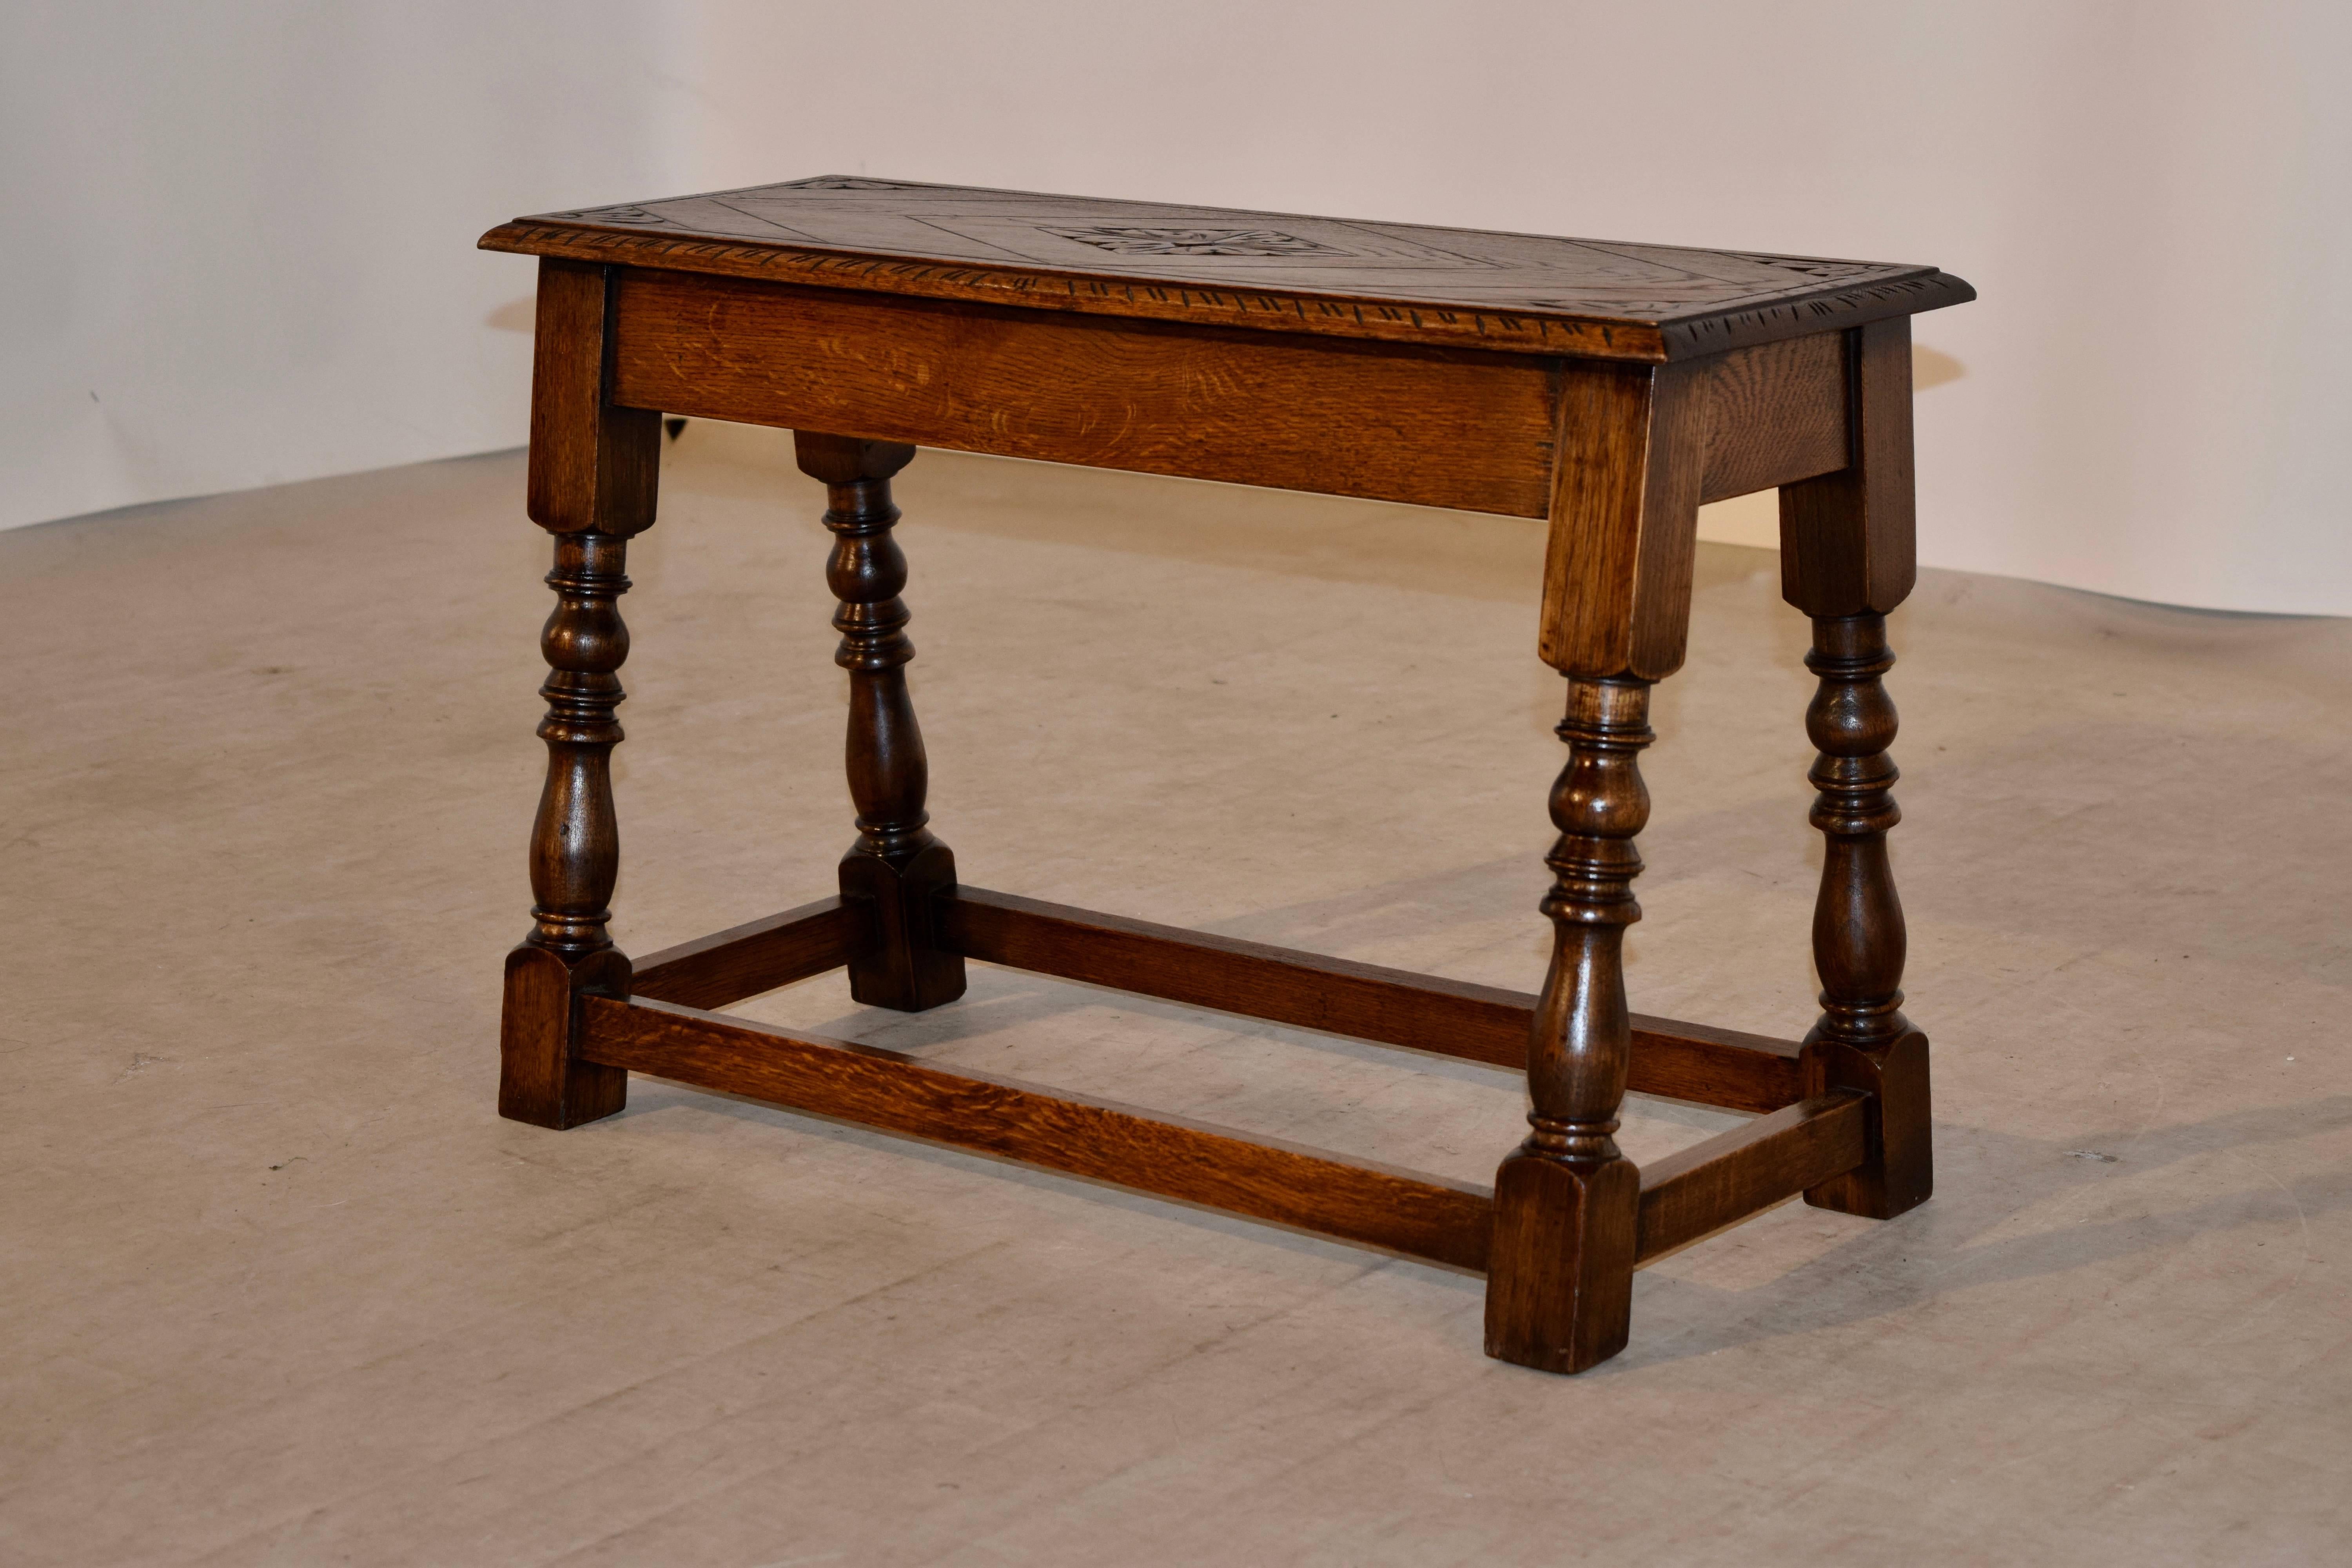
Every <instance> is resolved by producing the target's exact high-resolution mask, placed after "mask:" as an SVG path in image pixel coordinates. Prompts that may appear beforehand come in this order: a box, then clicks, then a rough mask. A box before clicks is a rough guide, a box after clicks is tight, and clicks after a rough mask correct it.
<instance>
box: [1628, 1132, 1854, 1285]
mask: <svg viewBox="0 0 2352 1568" xmlns="http://www.w3.org/2000/svg"><path fill="white" fill-rule="evenodd" d="M1869 1110H1870V1104H1869V1097H1868V1096H1867V1095H1864V1094H1859V1093H1855V1092H1853V1091H1852V1090H1849V1089H1832V1090H1830V1091H1829V1092H1827V1093H1825V1094H1823V1095H1822V1096H1821V1097H1820V1098H1818V1099H1813V1100H1801V1101H1799V1102H1798V1103H1797V1104H1795V1105H1791V1106H1787V1107H1784V1108H1783V1109H1781V1110H1776V1111H1774V1112H1773V1113H1772V1114H1770V1115H1769V1116H1759V1117H1758V1118H1757V1119H1756V1120H1755V1121H1750V1122H1748V1124H1747V1125H1746V1126H1744V1127H1735V1128H1733V1129H1732V1130H1731V1131H1728V1132H1722V1133H1717V1135H1716V1136H1715V1137H1713V1138H1709V1139H1707V1140H1706V1142H1700V1143H1694V1144H1692V1145H1691V1146H1690V1147H1689V1148H1687V1149H1685V1150H1682V1151H1680V1152H1676V1153H1673V1154H1669V1155H1667V1156H1666V1157H1665V1158H1664V1159H1663V1160H1655V1161H1653V1162H1651V1163H1649V1164H1646V1165H1644V1166H1643V1167H1642V1196H1641V1214H1640V1222H1639V1240H1638V1241H1637V1243H1636V1244H1635V1247H1634V1249H1633V1257H1634V1261H1635V1262H1637V1263H1646V1262H1648V1261H1650V1260H1651V1259H1652V1258H1660V1257H1663V1256H1664V1255H1665V1254H1666V1253H1669V1252H1672V1251H1674V1250H1675V1248H1677V1247H1686V1246H1688V1245H1689V1244H1690V1243H1692V1242H1694V1241H1696V1240H1697V1239H1699V1237H1703V1236H1706V1235H1708V1234H1709V1233H1711V1232H1714V1231H1717V1230H1721V1229H1722V1228H1723V1227H1724V1226H1727V1225H1737V1224H1738V1222H1739V1221H1741V1220H1743V1219H1746V1218H1748V1216H1749V1215H1753V1214H1757V1213H1759V1212H1760V1211H1761V1210H1764V1209H1768V1208H1770V1207H1771V1206H1772V1205H1775V1204H1777V1203H1779V1202H1780V1201H1781V1200H1782V1199H1783V1198H1790V1197H1794V1196H1795V1195H1796V1194H1799V1193H1801V1192H1803V1191H1805V1190H1806V1189H1807V1188H1809V1187H1813V1186H1816V1185H1819V1184H1822V1183H1823V1182H1827V1181H1831V1180H1833V1179H1834V1178H1836V1177H1837V1176H1839V1175H1841V1174H1843V1173H1845V1172H1847V1171H1850V1170H1852V1169H1853V1167H1854V1166H1856V1165H1859V1164H1861V1163H1862V1162H1863V1160H1864V1155H1865V1152H1866V1147H1867V1133H1866V1128H1867V1123H1868V1121H1869Z"/></svg>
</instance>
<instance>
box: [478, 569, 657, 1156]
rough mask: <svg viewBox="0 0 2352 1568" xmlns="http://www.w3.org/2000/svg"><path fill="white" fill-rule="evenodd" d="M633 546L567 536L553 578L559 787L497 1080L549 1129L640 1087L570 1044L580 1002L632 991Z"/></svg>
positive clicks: (504, 1107) (504, 1026) (505, 1094)
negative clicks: (624, 919) (624, 743)
mask: <svg viewBox="0 0 2352 1568" xmlns="http://www.w3.org/2000/svg"><path fill="white" fill-rule="evenodd" d="M627 549H628V541H627V540H626V539H625V538H624V537H622V536H619V535H615V534H606V533H567V534H560V535H558V536H557V538H556V542H555V570H554V571H552V572H551V573H549V574H548V577H547V584H548V586H549V587H551V588H553V589H554V590H555V595H556V599H555V611H554V613H553V614H552V615H551V616H549V617H548V619H547V626H546V629H545V630H544V631H543V632H542V633H541V636H540V647H541V650H542V651H543V652H544V653H545V654H546V656H547V662H548V666H549V671H548V677H547V683H546V684H545V685H544V686H542V687H541V688H540V695H541V697H544V698H545V699H547V717H546V718H545V719H544V720H542V721H541V722H540V726H539V737H540V739H541V740H542V741H545V742H547V784H546V787H545V788H544V789H542V790H541V793H540V797H539V816H538V818H537V820H536V821H535V822H534V824H533V825H532V827H531V834H530V889H531V893H532V896H533V904H532V908H531V918H532V920H533V921H534V922H535V924H534V925H533V927H532V929H531V932H530V936H528V937H527V938H525V939H524V941H523V943H522V945H521V946H520V947H518V948H516V949H515V950H514V952H511V953H509V955H508V957H507V981H506V1005H505V1009H504V1014H503V1016H502V1018H501V1021H500V1033H499V1047H500V1049H499V1059H500V1062H501V1064H502V1065H501V1070H500V1073H499V1115H501V1116H506V1117H510V1118H512V1119H514V1120H515V1121H530V1122H535V1123H537V1124H538V1125H540V1126H541V1127H556V1128H563V1127H576V1126H578V1125H579V1124H580V1123H582V1122H583V1121H595V1120H596V1119H597V1118H598V1117H600V1116H610V1115H611V1114H613V1112H614V1111H616V1110H620V1109H621V1108H622V1106H623V1104H624V1103H625V1101H626V1099H627V1095H628V1083H629V1075H628V1074H627V1073H626V1072H625V1071H623V1070H621V1069H620V1068H611V1067H604V1066H601V1065H599V1064H597V1063H594V1062H585V1061H581V1060H578V1059H576V1058H575V1054H574V1052H573V1051H572V1042H573V1040H574V1039H575V1038H576V1037H577V1036H578V1034H579V1030H580V1016H579V1015H580V998H581V997H582V996H583V995H587V994H592V993H602V994H606V995H614V996H625V995H627V994H628V991H629V961H628V960H627V959H626V958H625V957H624V956H622V954H621V953H620V952H618V951H617V950H616V949H614V946H613V939H612V938H611V937H610V936H609V935H607V934H606V932H605V929H604V925H605V921H607V920H608V919H610V918H611V915H612V910H610V909H609V908H607V907H606V906H607V905H608V903H609V902H610V900H611V899H612V896H613V884H614V880H615V879H617V878H618V876H619V875H620V865H621V845H620V835H619V831H618V827H617V825H616V822H615V819H614V811H613V778H612V757H613V747H614V745H615V744H617V743H618V742H620V739H621V725H620V721H619V720H618V719H616V718H615V717H614V711H613V710H614V709H615V708H616V707H618V706H619V704H620V702H621V699H622V697H623V695H624V693H623V692H622V690H621V678H620V676H619V675H618V674H616V673H615V672H616V671H617V670H618V669H619V668H621V661H622V660H623V659H625V658H627V657H628V653H629V629H628V627H627V626H625V625H624V624H623V623H622V620H621V612H620V605H619V599H620V596H621V595H623V594H625V593H626V592H627V591H628V587H629V580H628V578H627V577H626V576H625V575H623V573H622V567H623V563H624V560H625V555H626V552H627Z"/></svg>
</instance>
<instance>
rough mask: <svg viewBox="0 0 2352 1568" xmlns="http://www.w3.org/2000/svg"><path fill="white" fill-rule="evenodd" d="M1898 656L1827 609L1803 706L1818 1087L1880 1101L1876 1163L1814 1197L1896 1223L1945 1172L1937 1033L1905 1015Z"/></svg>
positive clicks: (1878, 629) (1811, 1075)
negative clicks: (1931, 1048)
mask: <svg viewBox="0 0 2352 1568" xmlns="http://www.w3.org/2000/svg"><path fill="white" fill-rule="evenodd" d="M1894 663H1895V656H1894V655H1893V654H1892V653H1890V652H1888V651H1887V647H1886V617H1885V616H1882V615H1875V614H1867V615H1859V616H1820V617H1816V618H1815V619H1814V621H1813V648H1812V651H1811V653H1810V654H1808V655H1806V656H1805V665H1806V668H1809V669H1811V671H1812V672H1813V673H1814V674H1815V675H1816V676H1818V677H1820V678H1821V688H1820V689H1819V690H1818V691H1817V692H1816V693H1815V694H1814V697H1813V700H1812V705H1811V707H1810V708H1808V709H1807V710H1806V712H1805V731H1806V733H1807V734H1808V735H1809V736H1810V737H1811V740H1812V742H1813V744H1814V746H1815V747H1817V748H1818V749H1819V751H1820V753H1821V754H1820V756H1819V757H1818V758H1816V759H1815V761H1814V763H1813V767H1812V771H1811V773H1810V774H1809V775H1808V776H1809V777H1810V778H1811V782H1812V785H1813V787H1814V788H1815V789H1816V790H1818V791H1819V792H1820V794H1819V795H1818V796H1817V797H1816V799H1815V800H1814V803H1813V810H1812V823H1813V826H1815V827H1818V828H1820V829H1821V830H1822V833H1823V834H1824V835H1825V836H1826V837H1827V839H1828V844H1827V847H1826V851H1825V853H1824V855H1823V858H1822V889H1821V897H1820V899H1819V900H1818V901H1817V902H1816V903H1815V905H1814V907H1813V963H1814V966H1815V967H1816V968H1817V969H1819V970H1820V972H1821V979H1822V1016H1821V1021H1820V1022H1819V1023H1817V1024H1815V1025H1814V1026H1813V1027H1812V1030H1811V1033H1809V1034H1807V1035H1806V1037H1805V1051H1804V1073H1805V1085H1806V1089H1805V1091H1806V1093H1808V1094H1820V1093H1822V1092H1824V1091H1825V1090H1826V1089H1832V1088H1846V1089H1864V1090H1867V1091H1869V1092H1870V1093H1871V1095H1872V1096H1873V1101H1872V1106H1873V1110H1874V1115H1873V1116H1872V1118H1871V1121H1870V1127H1869V1151H1870V1152H1869V1158H1868V1159H1867V1160H1866V1161H1865V1162H1864V1163H1863V1164H1862V1165H1861V1166H1860V1167H1859V1168H1857V1169H1855V1170H1853V1171H1850V1172H1848V1173H1846V1174H1844V1175H1843V1176H1839V1177H1836V1178H1834V1179H1833V1180H1832V1181H1828V1182H1824V1183H1823V1184H1821V1185H1820V1186H1818V1187H1814V1188H1812V1189H1811V1190H1810V1191H1809V1192H1807V1193H1806V1194H1805V1201H1806V1202H1808V1203H1810V1204H1812V1205H1815V1206H1816V1207H1820V1208H1828V1209H1839V1210H1843V1211H1844V1212H1845V1213H1848V1214H1857V1215H1869V1216H1871V1217H1872V1218H1874V1219H1891V1218H1893V1217H1894V1216H1895V1215H1898V1214H1901V1213H1903V1212H1904V1211H1905V1210H1906V1209H1909V1208H1913V1207H1916V1205H1919V1204H1922V1203H1925V1202H1926V1201H1927V1196H1928V1194H1929V1193H1930V1192H1931V1191H1932V1190H1933V1188H1934V1185H1935V1171H1934V1162H1933V1159H1932V1152H1931V1149H1930V1145H1929V1137H1928V1123H1927V1105H1928V1095H1927V1037H1926V1036H1925V1035H1922V1034H1920V1033H1919V1032H1918V1031H1917V1030H1916V1029H1914V1028H1913V1027H1912V1026H1911V1023H1910V1020H1909V1019H1907V1018H1906V1017H1904V1016H1903V1013H1902V1005H1903V990H1902V986H1903V958H1904V948H1905V931H1904V928H1903V904H1902V901H1901V900H1899V899H1897V898H1896V897H1895V872H1894V868H1892V867H1891V866H1890V865H1889V864H1888V862H1887V858H1886V833H1887V829H1889V828H1891V827H1893V826H1895V824H1896V823H1897V822H1899V821H1901V820H1902V819H1903V813H1902V812H1901V810H1900V809H1898V808H1897V807H1896V805H1895V797H1894V795H1891V794H1889V793H1888V792H1889V791H1890V790H1891V789H1892V788H1893V787H1894V784H1895V779H1896V777H1897V776H1898V775H1897V773H1896V772H1895V763H1894V760H1893V759H1892V758H1890V757H1889V756H1888V755H1887V754H1886V749H1887V747H1888V746H1889V745H1891V744H1892V743H1893V742H1894V740H1895V703H1894V700H1893V699H1891V698H1890V697H1888V696H1887V694H1886V689H1885V686H1884V685H1882V684H1881V683H1880V680H1879V678H1880V677H1881V676H1883V675H1885V673H1886V671H1887V670H1888V668H1891V667H1892V666H1893V665H1894Z"/></svg>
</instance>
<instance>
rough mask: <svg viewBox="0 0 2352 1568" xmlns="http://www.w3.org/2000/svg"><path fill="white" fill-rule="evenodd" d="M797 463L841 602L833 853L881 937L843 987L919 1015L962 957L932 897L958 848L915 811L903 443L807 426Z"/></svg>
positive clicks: (919, 781) (846, 887) (919, 786)
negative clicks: (898, 486) (814, 495)
mask: <svg viewBox="0 0 2352 1568" xmlns="http://www.w3.org/2000/svg"><path fill="white" fill-rule="evenodd" d="M793 442H794V446H795V448H796V450H797V453H798V456H799V459H800V467H801V471H802V472H803V473H805V474H807V475H809V476H810V477H811V478H814V479H822V480H824V484H825V495H826V501H827V504H826V508H825V513H824V525H825V527H827V528H829V529H831V530H832V531H833V534H834V538H835V545H834V551H833V558H832V560H831V562H830V563H827V565H826V568H825V582H826V584H828V585H829V586H830V587H831V588H832V589H833V595H834V597H835V598H836V599H838V600H840V601H841V608H840V609H839V610H838V611H837V612H836V613H835V616H834V617H833V624H834V626H835V627H836V628H838V629H839V631H840V633H841V647H840V651H838V652H837V653H835V655H834V662H835V663H836V664H839V665H840V666H841V667H842V668H845V669H846V670H848V671H849V740H848V764H849V795H850V798H851V799H852V800H853V801H855V802H856V805H857V842H856V844H854V845H852V846H851V847H850V848H849V852H848V853H847V854H846V855H845V856H843V857H842V860H841V896H842V897H843V898H844V899H845V900H856V901H859V902H863V903H864V904H866V906H867V908H868V909H869V910H870V912H871V914H872V917H873V921H874V929H875V931H876V933H877V937H878V939H879V940H878V941H877V943H876V944H875V946H873V947H872V948H871V949H869V950H868V951H866V952H864V953H862V954H860V955H859V956H858V957H856V958H854V959H852V960H851V961H850V963H849V992H850V994H851V995H852V996H854V997H856V999H857V1000H858V1001H860V1002H863V1003H865V1004H866V1005H868V1006H873V1007H894V1008H897V1009H898V1010H899V1011H901V1012H908V1013H919V1012H921V1011H922V1010H923V1009H924V1008H926V1007H936V1006H938V1005H940V1003H942V1002H952V1001H954V1000H955V999H956V998H957V997H959V996H961V995H962V994H963V986H964V974H963V956H962V955H961V953H956V952H949V951H948V950H946V949H945V948H943V947H941V946H940V943H939V941H938V938H937V935H936V928H935V926H934V923H933V919H932V911H931V902H932V899H933V897H934V895H936V894H937V893H939V892H940V891H942V890H944V889H950V888H953V887H954V886H955V857H954V855H953V854H951V853H950V851H949V849H948V847H947V846H946V845H944V844H942V843H940V841H939V840H938V839H937V838H936V837H932V834H931V830H930V829H929V827H928V826H925V825H926V824H927V823H928V822H929V820H930V819H929V816H928V815H927V814H926V813H925V812H924V810H923V797H924V795H925V793H926V792H927V791H928V789H929V784H930V769H929V762H928V760H927V759H926V758H925V756H924V754H923V732H922V731H921V730H920V729H919V727H918V726H917V725H916V723H915V705H914V702H913V700H911V699H910V698H909V697H908V692H907V672H906V666H907V661H908V659H911V658H914V657H915V645H914V644H913V643H911V642H909V641H908V639H907V630H906V627H907V620H908V614H907V602H906V601H905V600H904V599H902V598H900V597H899V596H898V595H899V591H900V590H901V589H903V588H905V587H906V585H907V558H906V556H905V555H904V554H903V553H902V552H900V551H899V549H898V541H897V540H896V539H895V538H893V537H892V536H891V527H892V525H893V524H895V523H897V521H898V508H897V507H896V506H893V505H892V504H891V501H890V478H891V476H892V475H894V474H896V473H897V472H898V470H899V469H901V468H905V467H906V466H907V464H908V461H909V460H910V459H911V458H913V457H914V455H915V449H914V448H913V447H908V446H903V445H900V444H898V443H897V442H892V441H861V440H856V439H854V438H852V437H842V436H822V435H814V434H812V433H810V432H807V431H802V432H799V433H797V434H796V435H795V436H794V437H793Z"/></svg>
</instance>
